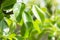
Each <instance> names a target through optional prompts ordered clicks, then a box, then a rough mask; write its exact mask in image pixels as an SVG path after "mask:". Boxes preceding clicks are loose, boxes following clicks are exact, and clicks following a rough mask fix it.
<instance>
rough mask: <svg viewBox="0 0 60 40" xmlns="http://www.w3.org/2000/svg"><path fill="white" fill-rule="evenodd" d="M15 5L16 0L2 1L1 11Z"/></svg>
mask: <svg viewBox="0 0 60 40" xmlns="http://www.w3.org/2000/svg"><path fill="white" fill-rule="evenodd" d="M15 3H16V0H4V1H3V3H2V4H1V8H2V9H10V8H12V7H13V5H14V4H15Z"/></svg>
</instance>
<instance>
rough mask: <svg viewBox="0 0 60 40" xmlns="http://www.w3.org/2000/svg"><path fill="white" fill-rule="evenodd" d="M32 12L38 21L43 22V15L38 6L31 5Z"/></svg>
mask: <svg viewBox="0 0 60 40" xmlns="http://www.w3.org/2000/svg"><path fill="white" fill-rule="evenodd" d="M32 12H33V14H34V16H35V17H36V18H37V19H38V20H40V21H42V22H44V21H45V14H44V12H43V11H42V10H41V9H40V8H39V7H38V6H36V5H33V7H32Z"/></svg>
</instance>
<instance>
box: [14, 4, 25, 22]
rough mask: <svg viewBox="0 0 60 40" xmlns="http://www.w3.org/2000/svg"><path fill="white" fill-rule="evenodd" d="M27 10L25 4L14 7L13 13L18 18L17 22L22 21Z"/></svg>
mask: <svg viewBox="0 0 60 40" xmlns="http://www.w3.org/2000/svg"><path fill="white" fill-rule="evenodd" d="M24 9H25V4H24V3H16V4H15V5H14V7H13V13H14V16H15V18H16V21H17V22H20V21H21V18H22V13H23V11H24Z"/></svg>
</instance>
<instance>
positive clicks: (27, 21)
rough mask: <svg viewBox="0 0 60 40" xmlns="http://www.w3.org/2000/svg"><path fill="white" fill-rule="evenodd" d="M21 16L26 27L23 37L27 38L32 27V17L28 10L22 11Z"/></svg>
mask: <svg viewBox="0 0 60 40" xmlns="http://www.w3.org/2000/svg"><path fill="white" fill-rule="evenodd" d="M22 17H23V21H24V24H25V28H26V29H25V30H26V31H25V35H24V37H25V38H27V37H28V36H29V33H30V32H31V30H32V28H33V23H32V17H31V15H30V14H29V13H28V12H25V13H23V15H22Z"/></svg>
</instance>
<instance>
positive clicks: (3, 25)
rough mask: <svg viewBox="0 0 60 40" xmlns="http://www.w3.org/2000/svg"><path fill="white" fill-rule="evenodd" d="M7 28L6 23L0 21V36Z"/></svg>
mask: <svg viewBox="0 0 60 40" xmlns="http://www.w3.org/2000/svg"><path fill="white" fill-rule="evenodd" d="M6 27H7V24H6V22H5V21H4V19H3V20H1V21H0V35H2V34H3V29H4V28H6Z"/></svg>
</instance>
